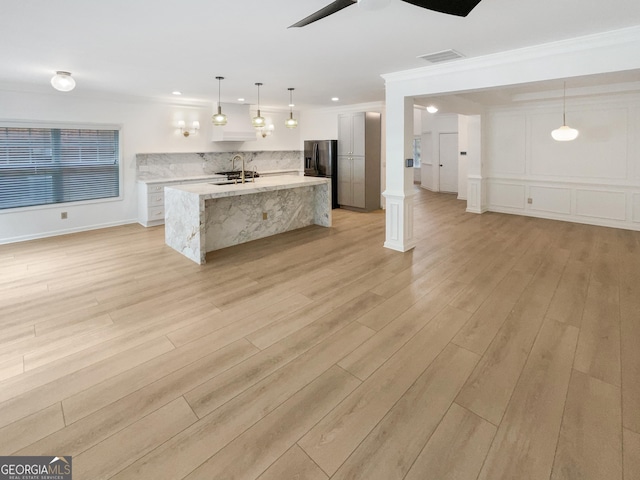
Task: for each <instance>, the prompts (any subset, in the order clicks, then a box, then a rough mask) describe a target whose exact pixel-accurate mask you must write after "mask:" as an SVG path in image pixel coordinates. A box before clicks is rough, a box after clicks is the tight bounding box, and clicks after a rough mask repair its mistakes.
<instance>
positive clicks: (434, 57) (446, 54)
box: [418, 50, 464, 63]
mask: <svg viewBox="0 0 640 480" xmlns="http://www.w3.org/2000/svg"><path fill="white" fill-rule="evenodd" d="M418 58H421V59H423V60H426V61H427V62H431V63H441V62H448V61H450V60H457V59H458V58H464V55H462V54H461V53H460V52H456V51H455V50H443V51H441V52H436V53H427V54H426V55H420V56H419V57H418Z"/></svg>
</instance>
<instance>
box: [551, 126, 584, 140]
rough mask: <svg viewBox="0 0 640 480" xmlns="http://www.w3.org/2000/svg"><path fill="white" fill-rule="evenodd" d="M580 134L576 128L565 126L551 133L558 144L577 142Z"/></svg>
mask: <svg viewBox="0 0 640 480" xmlns="http://www.w3.org/2000/svg"><path fill="white" fill-rule="evenodd" d="M579 134H580V132H578V130H576V129H575V128H571V127H568V126H567V125H563V126H561V127H560V128H556V129H555V130H554V131H553V132H551V136H552V137H553V139H554V140H555V141H557V142H570V141H571V140H575V139H576V138H578V135H579Z"/></svg>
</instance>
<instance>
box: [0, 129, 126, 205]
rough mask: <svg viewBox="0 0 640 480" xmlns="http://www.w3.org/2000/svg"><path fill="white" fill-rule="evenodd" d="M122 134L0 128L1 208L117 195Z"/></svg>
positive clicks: (76, 130) (101, 131)
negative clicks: (120, 136)
mask: <svg viewBox="0 0 640 480" xmlns="http://www.w3.org/2000/svg"><path fill="white" fill-rule="evenodd" d="M119 133H120V132H119V131H118V130H115V129H112V130H97V129H93V130H92V129H80V128H31V127H13V126H0V209H7V208H18V207H30V206H36V205H48V204H56V203H64V202H77V201H82V200H94V199H100V198H112V197H118V196H119V194H120V171H119V169H120V158H119V157H120V148H119Z"/></svg>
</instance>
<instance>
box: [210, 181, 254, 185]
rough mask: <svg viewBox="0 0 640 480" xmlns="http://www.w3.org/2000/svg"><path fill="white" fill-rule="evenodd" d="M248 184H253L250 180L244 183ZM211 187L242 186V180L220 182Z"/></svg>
mask: <svg viewBox="0 0 640 480" xmlns="http://www.w3.org/2000/svg"><path fill="white" fill-rule="evenodd" d="M244 183H245V184H246V183H253V182H251V181H249V180H245V182H244ZM209 185H242V181H241V180H229V181H227V182H218V183H210V184H209Z"/></svg>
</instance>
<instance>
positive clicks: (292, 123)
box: [284, 113, 298, 128]
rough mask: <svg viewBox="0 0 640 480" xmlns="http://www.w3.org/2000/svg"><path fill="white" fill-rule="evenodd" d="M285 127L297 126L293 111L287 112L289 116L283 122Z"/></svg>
mask: <svg viewBox="0 0 640 480" xmlns="http://www.w3.org/2000/svg"><path fill="white" fill-rule="evenodd" d="M284 124H285V126H286V127H287V128H296V127H297V126H298V120H296V119H295V118H293V113H289V118H287V120H286V121H285V122H284Z"/></svg>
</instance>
